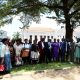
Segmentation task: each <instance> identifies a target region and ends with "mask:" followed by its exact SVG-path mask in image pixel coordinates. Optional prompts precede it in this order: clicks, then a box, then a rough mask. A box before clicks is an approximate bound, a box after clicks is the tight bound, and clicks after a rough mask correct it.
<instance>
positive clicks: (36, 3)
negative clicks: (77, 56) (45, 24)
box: [0, 0, 80, 41]
mask: <svg viewBox="0 0 80 80" xmlns="http://www.w3.org/2000/svg"><path fill="white" fill-rule="evenodd" d="M6 4H7V5H6ZM4 11H6V12H4ZM21 12H23V13H24V14H27V15H29V16H30V18H31V20H34V21H36V20H37V19H39V18H40V13H49V14H51V15H52V16H51V17H50V16H48V18H52V19H56V21H58V22H59V23H64V24H65V30H66V35H65V37H66V39H69V40H70V41H71V40H72V36H73V31H74V29H75V28H76V27H77V26H79V25H80V0H7V2H5V3H3V4H1V8H0V15H1V16H0V20H1V21H2V22H3V24H4V23H5V22H7V21H8V20H10V21H11V20H12V18H11V16H12V15H17V14H19V13H21ZM2 13H3V14H2ZM54 14H55V15H54ZM6 16H7V18H9V17H10V19H8V20H7V21H6V19H5V20H3V18H4V17H6ZM1 21H0V22H1ZM37 21H39V20H37ZM2 22H1V23H2Z"/></svg>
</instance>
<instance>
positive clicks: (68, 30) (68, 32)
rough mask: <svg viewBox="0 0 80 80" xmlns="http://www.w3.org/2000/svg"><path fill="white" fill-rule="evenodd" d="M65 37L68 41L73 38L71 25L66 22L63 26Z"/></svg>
mask: <svg viewBox="0 0 80 80" xmlns="http://www.w3.org/2000/svg"><path fill="white" fill-rule="evenodd" d="M65 29H66V30H65V31H66V33H65V38H66V39H67V40H69V41H72V39H73V27H72V26H71V25H70V24H69V23H66V27H65Z"/></svg>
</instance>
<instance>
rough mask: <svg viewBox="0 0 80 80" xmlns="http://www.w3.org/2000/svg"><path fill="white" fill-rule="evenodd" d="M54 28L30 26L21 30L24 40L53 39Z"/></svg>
mask: <svg viewBox="0 0 80 80" xmlns="http://www.w3.org/2000/svg"><path fill="white" fill-rule="evenodd" d="M53 35H54V30H53V29H52V28H45V27H29V29H22V30H21V37H22V40H24V39H26V38H27V39H32V40H34V39H38V41H39V40H40V38H45V40H47V39H53V37H54V36H53Z"/></svg>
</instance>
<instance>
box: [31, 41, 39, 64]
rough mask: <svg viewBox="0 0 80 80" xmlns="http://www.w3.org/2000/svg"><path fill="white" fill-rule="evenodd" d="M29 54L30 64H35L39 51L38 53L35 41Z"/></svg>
mask: <svg viewBox="0 0 80 80" xmlns="http://www.w3.org/2000/svg"><path fill="white" fill-rule="evenodd" d="M30 52H31V55H30V56H31V63H32V64H36V63H37V62H38V60H39V51H38V44H37V42H36V40H34V41H33V44H32V46H31V49H30Z"/></svg>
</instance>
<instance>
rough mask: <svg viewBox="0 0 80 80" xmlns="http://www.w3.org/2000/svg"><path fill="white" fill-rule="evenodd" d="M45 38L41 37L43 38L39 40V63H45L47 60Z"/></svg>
mask: <svg viewBox="0 0 80 80" xmlns="http://www.w3.org/2000/svg"><path fill="white" fill-rule="evenodd" d="M44 42H45V40H44V38H41V40H40V41H39V42H38V47H39V53H40V57H39V63H44V62H45V46H44Z"/></svg>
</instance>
